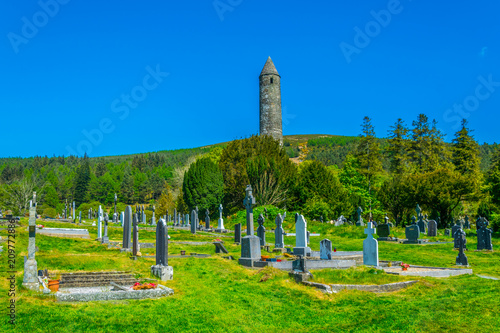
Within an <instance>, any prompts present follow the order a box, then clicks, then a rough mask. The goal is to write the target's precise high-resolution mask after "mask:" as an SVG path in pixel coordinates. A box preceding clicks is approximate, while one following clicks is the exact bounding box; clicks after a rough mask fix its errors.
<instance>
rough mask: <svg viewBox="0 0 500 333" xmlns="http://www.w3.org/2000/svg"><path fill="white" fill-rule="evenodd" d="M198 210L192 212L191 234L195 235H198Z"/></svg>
mask: <svg viewBox="0 0 500 333" xmlns="http://www.w3.org/2000/svg"><path fill="white" fill-rule="evenodd" d="M196 215H197V214H196V210H194V209H193V210H192V211H191V233H192V234H195V233H196V218H197V217H196Z"/></svg>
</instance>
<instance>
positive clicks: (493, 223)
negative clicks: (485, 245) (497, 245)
mask: <svg viewBox="0 0 500 333" xmlns="http://www.w3.org/2000/svg"><path fill="white" fill-rule="evenodd" d="M490 227H491V228H492V229H493V231H495V232H496V231H499V230H500V214H492V215H491V220H490Z"/></svg>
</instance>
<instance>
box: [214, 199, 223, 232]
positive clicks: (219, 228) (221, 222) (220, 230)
mask: <svg viewBox="0 0 500 333" xmlns="http://www.w3.org/2000/svg"><path fill="white" fill-rule="evenodd" d="M222 209H223V208H222V204H220V205H219V221H218V226H217V229H216V230H215V231H216V232H223V231H224V230H225V229H224V219H223V218H222Z"/></svg>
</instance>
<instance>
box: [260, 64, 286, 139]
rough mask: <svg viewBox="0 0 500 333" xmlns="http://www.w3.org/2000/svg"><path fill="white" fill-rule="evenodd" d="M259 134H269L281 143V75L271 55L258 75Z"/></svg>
mask: <svg viewBox="0 0 500 333" xmlns="http://www.w3.org/2000/svg"><path fill="white" fill-rule="evenodd" d="M259 84H260V135H269V136H272V137H273V138H275V139H276V140H279V141H280V142H281V143H283V129H282V125H281V76H280V75H279V74H278V71H277V70H276V67H274V64H273V61H272V60H271V57H269V58H268V59H267V62H266V64H265V65H264V68H263V69H262V72H261V73H260V76H259Z"/></svg>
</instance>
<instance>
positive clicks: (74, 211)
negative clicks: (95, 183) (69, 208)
mask: <svg viewBox="0 0 500 333" xmlns="http://www.w3.org/2000/svg"><path fill="white" fill-rule="evenodd" d="M72 217H73V220H76V209H75V202H74V201H73V215H72Z"/></svg>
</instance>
